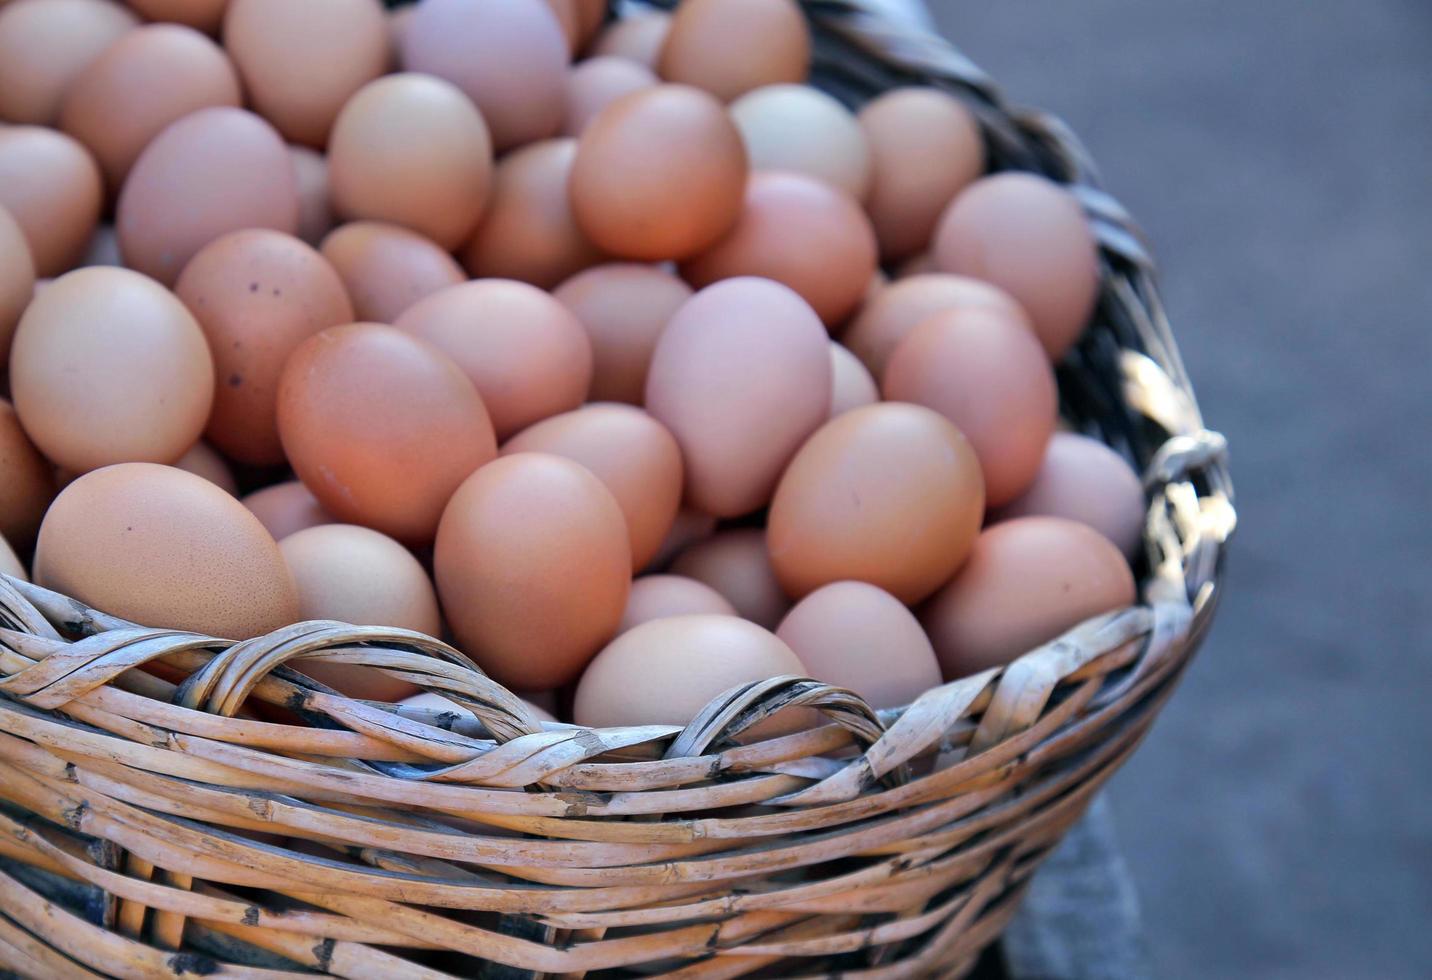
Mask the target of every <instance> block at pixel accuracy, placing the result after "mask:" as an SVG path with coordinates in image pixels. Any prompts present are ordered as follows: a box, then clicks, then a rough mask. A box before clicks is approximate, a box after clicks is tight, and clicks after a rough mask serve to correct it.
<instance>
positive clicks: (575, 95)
mask: <svg viewBox="0 0 1432 980" xmlns="http://www.w3.org/2000/svg"><path fill="white" fill-rule="evenodd" d="M657 84H659V82H658V79H657V77H656V75H655V74H653V73H652V71H651V69H650V68H647V67H645V66H644V65H640V64H638V63H637V62H635V61H632V60H630V59H628V58H617V57H613V56H610V55H609V56H605V57H596V58H588V59H587V60H586V61H583V62H581V63H580V64H577V65H574V66H573V67H572V70H571V71H570V72H568V74H567V96H566V110H565V112H564V115H563V121H562V132H563V134H564V135H567V136H580V135H581V134H582V130H584V129H586V128H587V124H588V123H590V122H591V121H592V120H593V119H595V118H596V116H597V113H599V112H601V111H602V110H603V109H605V108H606V107H607V106H609V105H611V104H612V103H613V102H615V101H616V100H617V99H619V98H621V97H622V96H623V95H630V94H631V93H632V92H638V91H640V90H642V89H645V88H651V87H652V86H653V85H657Z"/></svg>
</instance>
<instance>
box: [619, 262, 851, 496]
mask: <svg viewBox="0 0 1432 980" xmlns="http://www.w3.org/2000/svg"><path fill="white" fill-rule="evenodd" d="M827 343H828V341H827V338H826V334H825V329H824V328H823V327H822V326H821V323H820V319H819V318H818V317H817V316H816V315H815V313H814V312H813V311H812V310H811V308H810V307H809V306H808V305H807V304H806V303H805V302H804V301H803V300H802V299H801V298H800V297H799V296H797V295H796V294H795V293H794V292H792V291H791V290H790V289H788V288H787V287H785V286H782V285H780V284H779V283H775V282H770V281H767V280H764V279H753V278H742V279H728V280H726V281H724V282H720V283H717V284H716V285H714V286H708V287H707V288H706V289H703V290H702V291H701V292H699V293H697V294H696V295H695V296H693V297H692V298H691V299H690V300H688V301H687V302H686V304H685V305H683V306H682V307H681V309H679V310H677V311H676V314H675V315H674V316H673V317H672V318H671V322H670V323H669V324H668V325H667V328H666V330H665V331H664V332H663V333H662V335H661V339H660V340H658V341H657V345H656V352H655V354H654V355H653V356H652V362H651V372H650V374H649V375H648V376H647V382H646V406H647V410H648V411H649V412H651V414H652V415H654V416H655V417H656V419H657V420H658V421H660V422H662V423H663V424H664V425H665V426H666V427H667V428H668V429H670V430H671V432H672V434H673V435H675V436H676V441H677V442H678V443H679V444H680V445H681V453H682V458H683V460H684V462H685V465H686V499H687V501H688V502H689V503H691V504H692V505H693V506H695V507H697V508H698V509H700V510H703V511H705V512H706V513H708V514H715V515H716V516H717V517H736V516H739V515H741V514H747V513H750V512H751V511H753V510H757V509H758V508H760V507H762V506H764V505H765V504H766V502H767V501H769V500H770V497H771V491H772V490H773V489H774V488H775V485H776V480H777V479H778V478H779V477H780V474H781V470H782V469H784V468H785V465H786V463H787V461H789V460H790V458H791V456H792V455H794V453H795V451H796V449H798V448H799V447H800V444H801V443H802V442H803V441H805V438H806V436H808V435H810V433H812V432H813V431H815V429H816V427H817V426H819V425H820V424H821V422H823V421H824V420H825V418H826V415H827V414H828V413H829V411H830V389H831V374H830V354H829V352H828V349H827V346H826V345H827Z"/></svg>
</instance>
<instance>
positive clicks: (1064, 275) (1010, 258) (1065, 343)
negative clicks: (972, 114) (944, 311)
mask: <svg viewBox="0 0 1432 980" xmlns="http://www.w3.org/2000/svg"><path fill="white" fill-rule="evenodd" d="M934 252H935V262H936V264H937V265H939V267H940V268H941V269H943V270H944V271H946V272H954V273H958V274H960V275H966V276H973V277H975V278H976V279H983V280H985V281H986V282H991V283H994V284H995V285H996V286H998V287H999V288H1001V289H1003V290H1005V291H1006V292H1008V293H1009V295H1011V296H1013V297H1014V298H1015V300H1017V301H1018V302H1019V305H1020V306H1022V307H1024V309H1025V310H1026V311H1027V312H1028V313H1029V318H1030V320H1031V321H1032V322H1033V324H1034V332H1035V333H1036V334H1038V335H1039V339H1040V342H1041V343H1043V344H1044V349H1045V351H1046V352H1047V353H1048V354H1049V359H1050V360H1051V361H1058V360H1059V359H1060V358H1062V357H1063V356H1064V354H1065V352H1066V351H1068V350H1069V348H1070V347H1072V346H1074V341H1076V340H1078V339H1079V335H1080V334H1081V333H1083V332H1084V326H1085V324H1087V323H1088V322H1089V317H1090V316H1091V315H1092V314H1093V312H1094V301H1095V300H1096V299H1097V298H1098V294H1099V253H1098V248H1097V246H1096V245H1095V242H1094V233H1093V231H1092V230H1091V229H1090V228H1089V222H1088V221H1087V220H1085V218H1084V209H1083V207H1082V206H1081V205H1080V204H1079V201H1078V199H1077V198H1075V197H1074V195H1072V194H1070V193H1069V192H1068V191H1067V190H1065V189H1064V188H1062V187H1060V186H1059V185H1058V184H1056V183H1054V182H1053V181H1051V180H1048V179H1046V178H1044V177H1040V176H1037V175H1035V174H1026V173H1002V174H995V175H994V176H992V177H986V178H984V179H983V180H979V181H976V182H975V183H974V184H971V185H970V186H969V187H968V188H967V189H965V190H964V191H963V192H961V193H960V196H959V197H957V198H955V200H954V203H952V204H951V205H950V206H949V208H948V209H946V211H945V213H944V216H943V217H942V218H941V219H940V225H939V228H938V229H937V230H936V233H935V245H934Z"/></svg>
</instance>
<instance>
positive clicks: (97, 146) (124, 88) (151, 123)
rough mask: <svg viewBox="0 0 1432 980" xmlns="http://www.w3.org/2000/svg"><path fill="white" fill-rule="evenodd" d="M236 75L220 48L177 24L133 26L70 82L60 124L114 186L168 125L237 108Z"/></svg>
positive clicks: (113, 188) (115, 187)
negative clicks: (202, 111) (204, 112)
mask: <svg viewBox="0 0 1432 980" xmlns="http://www.w3.org/2000/svg"><path fill="white" fill-rule="evenodd" d="M242 104H243V96H242V93H241V92H240V90H239V76H238V75H237V74H236V73H235V72H234V66H233V65H232V64H230V63H229V59H228V58H227V57H225V55H224V51H223V49H222V48H220V47H219V46H218V45H217V44H215V43H214V42H213V41H211V40H210V39H209V38H207V37H205V36H204V35H203V34H200V33H199V32H198V31H196V30H194V29H193V28H189V27H183V26H181V25H179V24H150V25H147V26H144V27H137V28H135V29H134V30H132V31H130V32H129V33H127V34H125V35H124V36H123V37H121V38H120V39H119V40H117V41H115V42H114V43H113V44H111V45H110V46H109V47H108V48H106V49H105V50H104V53H102V54H101V55H100V56H99V57H98V58H96V59H95V60H94V61H93V62H91V63H90V66H89V67H88V68H86V69H85V70H84V71H83V72H81V73H80V75H79V77H77V78H76V79H75V81H74V84H72V85H71V86H70V89H69V93H68V94H67V95H66V96H65V101H64V105H63V107H62V108H61V110H60V128H61V129H63V130H64V131H65V132H67V133H69V134H70V135H71V136H73V137H74V138H75V139H77V140H79V141H80V142H81V143H83V144H84V145H85V146H86V147H87V148H88V149H89V151H90V152H91V153H93V154H94V158H95V160H96V161H97V162H98V163H99V166H100V169H101V170H102V171H104V175H105V177H106V178H107V180H108V181H109V186H110V188H111V189H112V190H117V189H118V188H119V187H120V185H121V184H123V183H124V178H125V177H126V176H127V175H128V174H129V168H130V167H132V166H133V165H134V161H135V160H137V159H138V158H139V154H140V153H141V152H142V151H143V150H144V148H145V147H146V146H148V145H149V142H150V140H152V139H154V137H156V136H158V135H159V134H160V132H162V131H163V130H164V128H165V127H166V126H168V125H169V124H170V123H172V122H174V121H175V120H176V119H179V118H180V117H182V116H187V115H188V114H189V113H191V112H194V111H196V110H199V109H204V108H207V107H209V106H240V105H242Z"/></svg>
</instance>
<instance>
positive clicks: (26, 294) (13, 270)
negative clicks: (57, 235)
mask: <svg viewBox="0 0 1432 980" xmlns="http://www.w3.org/2000/svg"><path fill="white" fill-rule="evenodd" d="M34 293H35V263H34V260H33V259H31V258H30V246H29V245H28V244H27V243H26V242H25V232H24V230H23V229H21V227H20V224H19V222H17V221H16V220H15V219H14V218H13V217H11V216H10V212H9V211H8V210H6V209H5V208H4V207H0V370H3V368H4V367H5V365H6V364H7V363H8V362H9V360H10V338H11V337H13V336H14V335H15V326H16V324H18V323H19V322H20V314H21V313H24V312H25V307H27V306H29V305H30V298H31V296H33V295H34Z"/></svg>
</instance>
